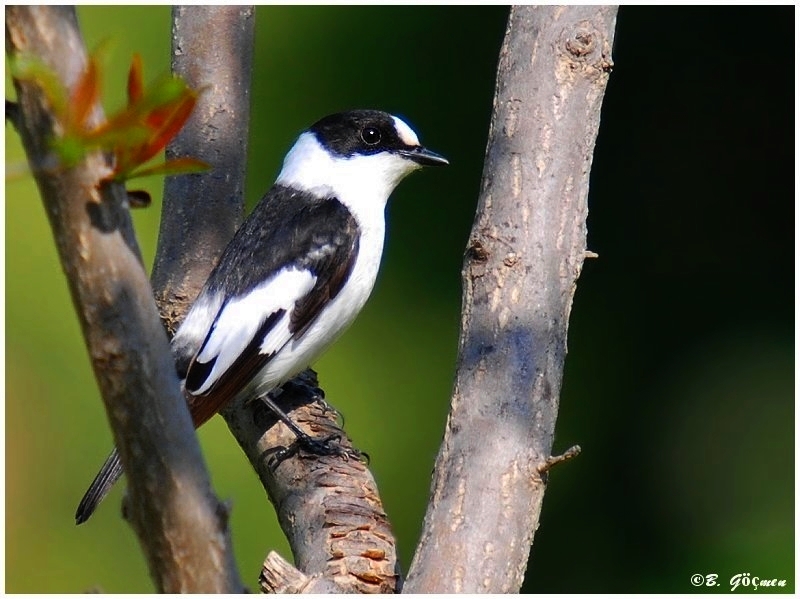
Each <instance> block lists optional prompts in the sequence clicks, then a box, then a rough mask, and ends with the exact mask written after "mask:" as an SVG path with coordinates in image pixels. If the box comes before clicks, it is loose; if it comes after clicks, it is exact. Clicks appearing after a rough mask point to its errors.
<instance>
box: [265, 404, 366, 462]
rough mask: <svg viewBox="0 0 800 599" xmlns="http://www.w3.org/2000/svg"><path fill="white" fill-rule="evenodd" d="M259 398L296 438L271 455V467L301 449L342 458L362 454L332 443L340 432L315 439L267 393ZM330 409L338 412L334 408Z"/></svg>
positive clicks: (338, 437) (339, 437) (355, 457)
mask: <svg viewBox="0 0 800 599" xmlns="http://www.w3.org/2000/svg"><path fill="white" fill-rule="evenodd" d="M260 399H261V401H263V402H264V403H265V404H266V406H267V407H268V408H269V409H270V410H271V411H272V412H273V413H274V414H275V415H276V416H277V417H278V419H279V420H280V421H281V422H283V423H284V424H285V425H286V426H287V427H288V429H289V430H290V431H292V433H294V436H295V437H296V438H297V439H296V441H295V442H294V443H292V444H291V445H290V446H289V447H282V448H280V449H279V450H278V451H277V452H276V453H275V455H273V456H272V458H271V462H272V468H273V469H276V468H277V467H278V466H280V464H281V462H283V461H284V460H286V459H288V458H290V457H292V456H293V455H296V454H297V453H298V452H299V451H300V450H301V449H302V450H305V451H307V452H308V453H311V454H313V455H317V456H328V455H338V456H341V457H342V458H344V459H350V458H354V459H361V457H362V454H361V452H360V451H358V450H357V449H353V448H346V447H342V446H341V445H340V444H339V443H334V441H337V442H338V441H340V440H341V435H340V434H338V433H333V434H331V435H328V436H326V437H322V438H319V439H315V438H313V437H311V436H310V435H309V434H308V433H306V432H305V431H303V430H302V429H301V428H300V427H299V426H297V424H295V422H294V421H293V420H292V419H291V418H290V417H289V415H288V414H287V413H286V412H284V411H283V410H282V409H281V408H279V407H278V405H277V404H276V403H275V401H274V400H273V399H272V397H270V396H269V394H267V395H264V396H262V397H261V398H260ZM325 406H326V407H328V404H327V403H325ZM332 411H333V412H335V413H336V414H338V412H337V411H336V410H332Z"/></svg>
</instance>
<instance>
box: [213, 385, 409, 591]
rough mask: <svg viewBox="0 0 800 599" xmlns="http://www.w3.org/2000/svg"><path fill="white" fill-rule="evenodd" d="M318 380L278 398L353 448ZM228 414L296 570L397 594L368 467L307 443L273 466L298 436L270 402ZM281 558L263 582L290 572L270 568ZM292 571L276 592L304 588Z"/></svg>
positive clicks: (387, 533)
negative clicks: (314, 451) (311, 449)
mask: <svg viewBox="0 0 800 599" xmlns="http://www.w3.org/2000/svg"><path fill="white" fill-rule="evenodd" d="M316 385H317V378H316V374H315V373H314V372H313V371H312V370H306V371H305V372H304V373H302V374H301V375H300V376H298V377H296V378H295V379H293V380H292V381H290V382H289V383H287V384H286V385H284V387H283V389H282V391H281V393H280V395H279V396H278V397H277V399H276V401H278V402H279V403H280V405H281V406H282V407H283V408H284V409H285V410H286V412H287V413H288V414H289V416H290V417H291V418H292V419H293V420H294V422H296V423H297V424H298V425H300V427H301V428H303V429H304V430H306V431H307V432H308V433H309V434H311V435H312V436H313V437H314V438H318V439H321V438H326V437H336V438H338V439H339V441H338V443H339V444H340V446H341V448H342V449H345V450H348V449H352V444H351V442H350V440H349V439H348V438H347V436H346V435H345V433H344V431H343V430H342V429H341V427H340V425H339V424H338V423H337V415H336V413H335V412H333V411H332V410H331V409H330V408H328V407H327V405H325V404H324V403H323V402H321V401H319V400H320V399H321V395H320V394H321V390H320V389H318V388H317V386H316ZM223 415H224V416H225V420H226V421H227V423H228V426H229V427H230V429H231V432H233V434H234V435H235V436H236V439H237V440H238V441H239V443H240V445H241V446H242V449H243V450H244V451H245V453H246V454H247V456H248V458H249V459H250V462H251V463H252V464H253V467H254V468H255V469H256V472H257V473H258V476H259V478H260V479H261V482H262V484H263V485H264V488H265V489H266V490H267V493H268V494H269V497H270V500H271V501H272V503H273V504H274V505H275V509H276V510H277V513H278V520H279V522H280V524H281V528H282V529H283V531H284V533H285V534H286V537H287V539H288V540H289V545H290V546H291V548H292V553H293V554H294V562H295V565H296V566H297V568H298V569H299V570H301V571H302V572H303V573H304V574H305V575H308V576H312V577H313V578H314V579H315V580H316V581H317V583H318V584H322V583H324V584H327V585H328V586H329V587H331V588H337V589H338V592H340V593H341V592H345V593H390V592H394V591H395V590H396V588H397V584H398V581H399V576H398V574H399V572H398V565H397V553H396V548H395V539H394V536H393V534H392V531H391V527H390V524H389V521H388V519H387V517H386V514H385V513H384V511H383V506H382V505H381V500H380V496H379V495H378V488H377V485H376V484H375V480H374V479H373V477H372V474H371V473H370V471H369V469H368V468H367V467H366V465H365V464H364V463H363V462H362V461H360V460H358V459H354V458H352V457H351V458H347V457H345V456H342V455H331V456H316V455H308V454H307V453H305V452H304V451H303V450H302V449H301V450H299V451H298V453H297V454H296V455H295V456H294V457H292V458H290V459H286V460H284V461H282V462H280V463H279V464H277V465H276V463H275V457H276V452H278V451H280V450H282V449H283V448H287V447H291V446H292V445H293V444H294V443H295V438H294V434H293V433H292V432H291V431H289V429H288V428H287V427H286V426H284V425H283V424H282V423H277V422H276V419H275V416H274V415H273V414H272V412H271V411H269V410H268V409H267V408H266V406H264V405H263V404H259V403H253V404H250V405H249V406H233V407H231V408H230V409H228V410H225V411H224V412H223ZM276 564H277V565H279V566H280V564H281V563H280V562H275V561H273V560H267V561H266V562H265V564H264V568H265V570H264V572H263V573H262V579H263V580H280V579H282V578H283V577H284V576H285V573H286V571H285V570H281V571H276V572H270V571H269V570H268V569H269V568H270V567H271V566H272V565H276ZM295 574H297V575H296V576H295V577H294V578H293V581H292V583H291V584H289V583H288V582H287V583H286V584H288V585H289V586H288V587H287V588H279V589H277V590H278V591H279V592H291V590H292V589H293V588H294V587H295V586H297V585H298V584H299V586H301V587H302V586H303V584H301V583H300V582H299V581H302V580H304V578H303V577H302V576H299V573H295ZM304 592H307V591H304Z"/></svg>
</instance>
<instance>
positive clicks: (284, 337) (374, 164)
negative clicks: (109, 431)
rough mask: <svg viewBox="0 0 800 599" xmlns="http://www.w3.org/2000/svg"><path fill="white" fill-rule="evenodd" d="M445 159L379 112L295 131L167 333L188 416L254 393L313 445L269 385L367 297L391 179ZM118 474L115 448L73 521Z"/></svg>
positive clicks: (332, 335) (349, 318)
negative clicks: (272, 175) (262, 190)
mask: <svg viewBox="0 0 800 599" xmlns="http://www.w3.org/2000/svg"><path fill="white" fill-rule="evenodd" d="M445 164H447V160H446V159H445V158H443V157H442V156H440V155H439V154H436V153H434V152H431V151H430V150H427V149H426V148H424V147H423V146H422V145H420V142H419V139H418V138H417V135H416V133H414V131H413V130H412V129H411V127H409V126H408V125H407V124H406V123H405V122H404V121H402V120H401V119H399V118H398V117H396V116H392V115H390V114H387V113H385V112H379V111H375V110H353V111H349V112H342V113H338V114H333V115H330V116H327V117H325V118H323V119H321V120H319V121H317V122H316V123H314V124H313V125H312V126H311V127H310V128H309V129H308V130H307V131H305V132H304V133H302V134H301V135H300V137H299V138H298V139H297V141H296V142H295V144H294V146H293V147H292V149H291V150H290V151H289V153H288V154H287V155H286V158H285V160H284V163H283V169H282V170H281V172H280V174H279V175H278V178H277V180H276V181H275V184H274V185H273V186H272V187H271V188H270V190H269V191H268V192H267V193H266V195H264V197H263V198H262V199H261V201H260V202H259V203H258V205H257V206H256V207H255V209H254V210H253V212H252V213H251V214H250V216H249V217H248V218H247V219H246V220H245V222H244V223H243V224H242V226H241V227H240V228H239V230H238V231H237V232H236V234H235V235H234V237H233V239H231V241H230V243H229V244H228V246H227V247H226V248H225V250H224V252H223V253H222V256H221V257H220V260H219V263H218V264H217V265H216V267H215V268H214V269H213V270H212V272H211V274H210V275H209V277H208V280H207V281H206V283H205V286H204V287H203V289H202V290H201V291H200V294H199V295H198V297H197V299H196V300H195V302H194V304H193V305H192V307H191V309H190V310H189V312H188V313H187V315H186V318H185V319H184V321H183V323H182V324H181V325H180V327H179V328H178V330H177V331H176V333H175V336H174V337H173V339H172V353H173V356H174V358H175V364H176V368H177V371H178V375H179V376H180V378H181V386H182V388H183V390H184V394H185V396H186V398H187V402H188V405H189V410H190V412H191V415H192V420H193V422H194V425H195V427H199V426H200V425H202V424H203V423H205V422H206V421H207V420H208V419H209V418H211V417H212V416H213V415H214V414H216V413H217V412H218V411H219V410H220V409H221V408H222V407H224V406H225V405H226V404H228V403H229V402H231V401H232V400H234V399H236V398H246V399H255V398H258V399H261V400H262V401H264V402H266V403H267V405H268V406H269V407H270V408H271V409H272V410H273V411H274V412H275V414H276V415H277V416H278V418H280V419H281V420H282V421H283V422H284V423H286V424H287V426H289V427H290V428H291V429H292V431H293V432H294V433H295V435H296V436H297V437H298V441H300V442H302V443H305V444H306V445H307V446H309V447H311V448H312V449H317V450H319V449H320V444H319V443H315V441H314V440H313V439H311V438H310V437H308V435H306V434H305V433H304V432H303V431H302V430H301V429H299V428H298V427H297V426H296V425H295V424H294V423H293V422H292V420H291V419H290V418H289V417H288V416H287V415H286V414H285V413H284V412H283V411H282V410H281V409H280V408H279V407H278V406H277V405H276V404H275V403H274V401H273V400H272V399H271V398H270V397H269V395H268V393H269V392H270V391H272V390H274V389H276V388H277V387H279V386H281V385H282V384H284V383H285V382H287V381H288V380H289V379H291V378H292V377H294V376H295V375H297V374H298V373H300V372H301V371H303V370H304V369H305V368H307V367H308V366H309V365H310V364H311V363H312V362H314V361H315V360H316V359H317V358H319V357H320V355H321V354H322V353H323V352H324V351H325V350H326V349H327V348H328V347H329V346H330V345H331V344H332V343H333V342H334V341H335V340H336V339H337V338H338V337H339V336H340V335H341V334H342V333H343V332H344V331H345V330H346V329H347V327H349V326H350V324H352V322H353V320H354V319H355V317H356V316H357V315H358V313H359V311H360V310H361V308H362V307H363V306H364V304H365V303H366V301H367V298H368V297H369V295H370V293H371V292H372V287H373V286H374V284H375V278H376V276H377V274H378V268H379V266H380V261H381V255H382V253H383V239H384V231H385V228H386V223H385V218H384V209H385V207H386V201H387V200H388V198H389V195H390V194H391V193H392V191H393V190H394V188H395V187H396V186H397V184H398V183H400V181H401V180H402V179H403V178H404V177H405V176H406V175H408V174H409V173H411V172H412V171H414V170H417V169H418V168H420V167H422V166H438V165H445ZM121 475H122V465H121V463H120V460H119V454H118V453H117V450H116V449H115V450H114V451H113V452H112V453H111V455H110V456H109V458H108V459H107V460H106V462H105V464H103V467H102V469H101V470H100V472H99V473H98V475H97V476H96V477H95V479H94V481H93V482H92V484H91V486H90V487H89V489H88V491H87V492H86V494H85V495H84V497H83V499H82V500H81V503H80V505H79V506H78V510H77V512H76V514H75V520H76V522H77V523H78V524H80V523H82V522H85V521H86V520H87V519H88V518H89V517H90V516H91V515H92V513H93V512H94V510H95V508H96V507H97V505H98V504H99V503H100V501H101V500H102V499H103V497H105V495H106V494H107V493H108V491H109V490H110V489H111V487H112V485H113V484H114V483H115V482H116V481H117V480H118V479H119V477H120V476H121Z"/></svg>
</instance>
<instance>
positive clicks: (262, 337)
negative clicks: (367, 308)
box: [176, 198, 358, 426]
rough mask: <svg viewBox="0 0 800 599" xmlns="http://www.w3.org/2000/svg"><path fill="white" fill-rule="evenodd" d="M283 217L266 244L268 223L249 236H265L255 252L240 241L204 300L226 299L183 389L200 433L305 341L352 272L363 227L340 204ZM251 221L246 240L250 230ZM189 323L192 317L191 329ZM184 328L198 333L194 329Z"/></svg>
mask: <svg viewBox="0 0 800 599" xmlns="http://www.w3.org/2000/svg"><path fill="white" fill-rule="evenodd" d="M295 199H296V198H295ZM279 208H280V206H279V207H278V209H279ZM253 216H255V214H254V215H253ZM253 216H251V219H252V218H253ZM284 216H286V218H285V220H283V222H282V223H280V224H277V223H276V224H275V230H273V231H271V232H269V234H268V236H267V238H265V237H264V231H263V219H262V221H261V224H262V227H261V229H259V230H258V231H256V232H253V231H252V230H250V233H249V235H251V236H252V235H261V238H260V239H259V241H258V243H256V244H252V243H246V242H243V243H235V238H234V240H233V241H232V242H231V244H229V249H231V248H233V249H231V251H229V250H228V249H226V251H225V252H224V253H223V256H222V258H221V259H220V263H219V265H218V266H217V268H216V269H215V271H214V272H213V273H212V275H211V276H210V277H209V283H208V284H207V286H206V289H204V292H203V293H201V296H200V298H198V303H200V304H201V305H202V301H203V298H204V297H205V296H204V294H205V295H206V296H207V297H209V298H216V297H219V293H220V290H224V293H225V299H223V300H222V302H221V305H220V307H219V311H218V312H217V313H216V316H215V317H214V318H213V321H212V322H211V324H210V326H208V328H207V333H206V335H205V338H204V340H203V341H202V344H201V345H200V347H199V350H198V351H197V352H196V353H195V354H194V357H193V359H192V360H191V362H190V363H189V366H188V369H187V371H186V378H185V389H186V391H187V393H188V395H189V397H190V408H191V412H192V417H193V420H194V422H195V425H196V426H199V425H200V424H202V423H203V422H205V421H206V420H208V419H209V418H210V417H211V416H213V415H214V414H215V413H216V412H217V411H218V410H219V409H220V408H221V407H222V406H223V405H224V404H225V403H227V402H228V401H230V400H231V399H233V398H234V397H235V396H236V395H237V394H238V393H239V392H240V391H242V390H243V389H244V388H245V387H246V386H247V385H248V384H249V383H250V382H251V381H252V380H253V378H254V377H255V376H256V375H257V374H258V372H259V371H260V370H261V369H262V368H264V366H266V364H267V363H268V362H269V361H270V360H271V359H272V358H273V357H274V356H275V355H276V354H278V353H279V352H280V351H281V350H282V349H283V348H284V347H285V346H286V344H287V343H288V342H289V341H290V340H292V339H295V340H297V339H300V338H301V337H302V336H303V334H304V333H305V332H306V331H307V330H308V328H309V327H310V326H311V325H312V324H313V323H314V322H315V320H316V318H317V317H318V315H319V314H320V313H321V312H322V311H323V310H324V309H325V307H326V305H327V304H328V302H330V300H331V299H333V298H334V297H336V295H337V294H338V293H339V291H340V290H341V289H342V287H343V285H344V283H345V282H346V280H347V276H348V275H349V273H350V272H351V271H352V268H353V265H354V263H355V259H356V256H357V254H358V225H357V223H356V222H355V220H354V219H353V217H352V215H351V214H350V213H349V211H347V209H346V208H344V207H343V206H342V205H341V204H340V203H339V202H338V201H336V200H335V198H329V199H327V200H324V201H316V202H304V203H302V208H301V209H299V210H296V211H295V212H291V211H288V214H287V215H284ZM251 219H248V222H246V223H245V225H243V226H242V229H240V231H242V233H241V235H245V236H246V235H248V229H252V226H250V225H249V221H250V220H251ZM268 224H269V223H268ZM310 224H311V225H312V226H309V225H310ZM239 235H240V233H237V237H238V236H239ZM248 239H252V237H248ZM234 249H235V250H236V251H234ZM231 254H237V255H231ZM207 301H209V302H210V303H213V300H207ZM217 301H218V300H217ZM198 312H199V313H203V312H204V311H203V310H199V311H198ZM190 316H191V312H190V315H187V321H189V318H190ZM206 326H207V325H206ZM183 327H186V328H187V330H191V329H197V328H198V327H197V325H196V323H195V324H193V323H192V322H186V323H184V325H182V328H183ZM176 336H177V335H176ZM290 366H291V367H300V368H304V367H306V366H308V364H290ZM285 374H286V375H288V374H292V373H290V372H288V371H287V373H285ZM283 382H284V380H278V381H275V384H281V383H283Z"/></svg>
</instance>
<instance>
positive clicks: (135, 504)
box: [6, 6, 241, 592]
mask: <svg viewBox="0 0 800 599" xmlns="http://www.w3.org/2000/svg"><path fill="white" fill-rule="evenodd" d="M6 52H7V53H8V54H9V55H11V56H15V55H18V54H21V53H26V54H30V55H33V56H35V57H37V58H38V59H39V60H41V61H42V62H43V63H44V64H46V65H47V66H48V67H49V68H50V69H52V70H53V72H54V73H55V74H56V76H57V77H58V78H59V79H60V80H61V81H62V82H63V83H64V85H65V86H66V87H68V88H69V87H71V86H72V85H74V84H75V82H76V81H77V79H78V78H79V76H80V74H81V73H82V71H83V69H84V68H85V65H86V52H85V49H84V45H83V41H82V39H81V37H80V33H79V31H78V26H77V20H76V18H75V13H74V10H73V9H71V8H68V7H43V6H30V7H7V8H6ZM14 85H15V87H16V90H17V95H18V98H19V107H20V111H19V119H18V125H19V132H20V135H21V137H22V141H23V144H24V146H25V151H26V153H27V155H28V161H29V163H30V164H31V165H32V170H33V173H34V176H35V178H36V182H37V184H38V186H39V190H40V193H41V195H42V199H43V202H44V205H45V209H46V211H47V215H48V218H49V220H50V224H51V227H52V229H53V236H54V238H55V241H56V245H57V248H58V252H59V256H60V259H61V264H62V268H63V269H64V273H65V275H66V277H67V281H68V283H69V287H70V292H71V294H72V299H73V302H74V304H75V308H76V311H77V313H78V317H79V320H80V323H81V327H82V330H83V335H84V338H85V341H86V345H87V348H88V350H89V354H90V358H91V361H92V366H93V368H94V373H95V377H96V378H97V381H98V384H99V386H100V390H101V393H102V396H103V400H104V402H105V406H106V411H107V413H108V417H109V421H110V424H111V427H112V430H113V432H114V440H115V442H116V445H117V447H118V448H119V450H120V455H121V457H122V462H123V464H124V466H125V469H126V471H127V472H128V479H129V492H130V502H129V515H130V520H131V523H132V525H133V527H134V529H135V530H136V533H137V535H138V536H139V540H140V543H141V544H142V547H143V549H144V552H145V555H146V557H147V561H148V564H149V566H150V572H151V575H152V576H153V578H154V580H155V582H156V586H157V588H158V589H159V590H162V591H168V592H180V591H184V592H192V591H194V592H214V591H222V592H231V591H238V590H241V584H240V583H239V582H238V577H237V574H236V569H235V566H234V565H233V561H232V556H231V551H230V543H229V539H228V535H227V533H226V527H225V522H224V519H223V518H221V517H220V510H219V503H218V501H217V500H216V498H215V497H214V495H213V493H212V491H211V486H210V483H209V480H208V476H207V473H206V471H205V469H204V466H203V461H202V457H201V455H200V449H199V447H198V445H197V440H196V437H195V435H194V432H193V430H192V424H191V420H190V419H189V414H188V412H187V410H186V408H185V406H184V405H183V399H182V397H181V395H180V390H179V386H178V381H177V377H176V376H175V369H174V365H173V363H172V359H171V355H170V351H169V347H168V344H167V339H166V336H165V335H164V332H163V329H162V327H161V324H160V321H159V318H158V312H157V310H156V307H155V304H154V302H153V299H152V292H151V289H150V285H149V284H148V281H147V277H146V275H145V272H144V269H143V267H142V260H141V255H140V252H139V248H138V246H137V244H136V240H135V238H134V235H133V229H132V227H131V221H130V217H129V214H128V211H127V208H126V205H125V191H124V189H123V188H122V187H121V186H119V185H108V184H105V185H101V184H100V181H101V179H102V178H103V177H105V176H107V175H108V174H109V172H110V171H109V166H108V164H107V163H106V161H105V159H104V158H103V156H101V155H100V154H93V155H91V156H89V157H87V158H86V160H85V161H84V162H82V163H81V164H79V165H78V166H75V167H73V168H68V169H67V168H57V167H56V168H52V169H48V170H45V169H44V168H42V166H43V165H46V164H52V163H53V160H52V158H51V157H50V156H49V154H48V152H49V148H48V141H49V140H50V139H52V137H53V136H54V135H57V134H58V133H59V130H60V123H59V122H58V120H57V118H56V117H55V115H53V113H52V111H51V107H50V106H48V104H47V101H46V99H45V97H44V94H43V93H42V89H41V88H40V87H39V86H38V85H37V84H36V81H20V80H15V81H14ZM102 119H103V115H102V111H101V110H100V109H99V108H98V109H97V110H95V112H94V114H93V115H92V123H93V124H95V125H96V124H98V123H100V122H102Z"/></svg>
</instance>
